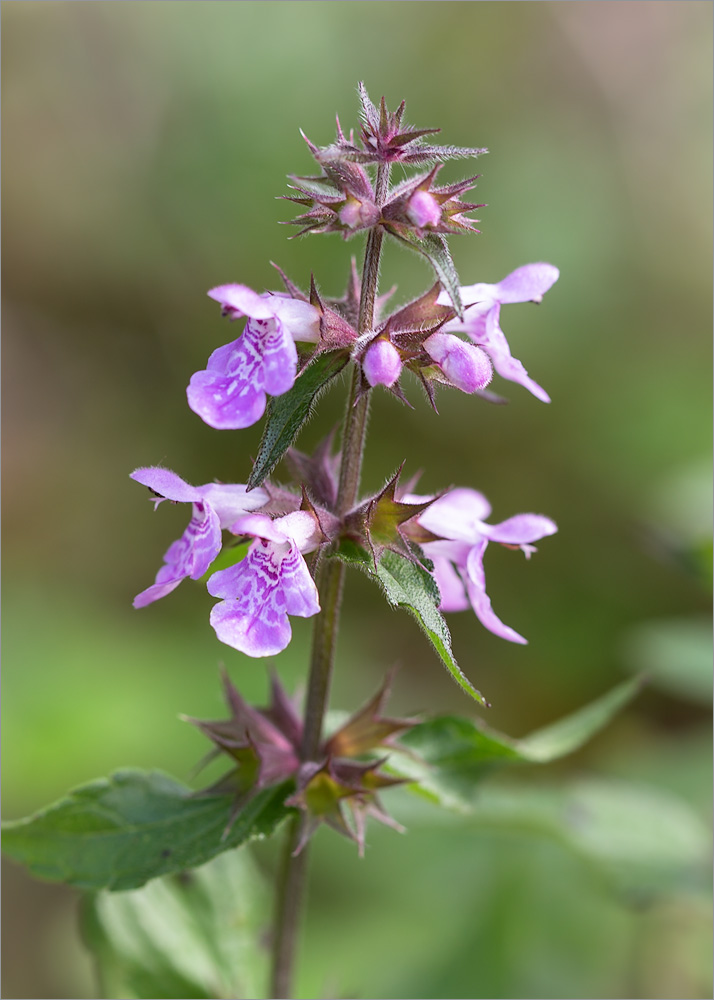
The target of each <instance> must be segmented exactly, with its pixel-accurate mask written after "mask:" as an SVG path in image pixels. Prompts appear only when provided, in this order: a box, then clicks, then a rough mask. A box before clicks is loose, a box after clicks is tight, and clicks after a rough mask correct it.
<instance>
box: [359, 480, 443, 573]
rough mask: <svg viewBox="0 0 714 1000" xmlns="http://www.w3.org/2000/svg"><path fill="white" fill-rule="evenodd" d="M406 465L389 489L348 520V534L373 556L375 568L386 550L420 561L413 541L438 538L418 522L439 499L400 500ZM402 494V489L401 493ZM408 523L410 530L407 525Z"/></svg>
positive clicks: (374, 497)
mask: <svg viewBox="0 0 714 1000" xmlns="http://www.w3.org/2000/svg"><path fill="white" fill-rule="evenodd" d="M403 467H404V466H403V465H401V466H400V467H399V468H398V469H397V471H396V473H395V474H394V475H393V476H392V478H391V479H390V480H389V482H388V483H387V484H386V486H385V487H384V488H383V489H382V490H380V492H379V493H377V495H376V496H373V497H370V498H369V499H368V500H365V502H364V503H362V504H360V506H359V507H356V508H355V509H354V510H353V511H351V512H350V513H349V514H348V515H347V517H346V518H345V528H346V531H347V533H348V534H350V535H352V536H353V538H354V539H355V540H356V539H359V541H363V542H365V543H366V544H367V545H368V546H369V549H370V551H371V553H372V556H373V559H374V564H375V567H376V566H377V564H378V562H379V560H380V559H381V557H382V554H383V552H384V551H385V549H390V550H391V551H392V552H396V553H399V554H401V555H403V556H404V557H405V558H407V559H410V560H412V562H418V561H419V560H418V559H417V556H416V555H415V554H414V551H413V545H410V542H412V543H413V542H416V543H417V544H423V543H424V542H430V541H433V540H434V539H435V538H436V537H437V536H436V535H433V534H432V533H431V532H430V531H427V530H426V529H425V528H422V527H421V525H420V524H419V523H418V522H417V521H416V520H415V518H417V517H418V516H419V515H420V514H423V513H424V511H425V510H426V509H427V508H428V507H430V506H431V505H432V503H433V502H434V500H435V499H436V497H431V498H429V499H428V500H426V501H423V502H416V501H415V502H413V503H403V502H402V501H401V500H400V499H398V492H397V491H398V488H399V477H400V476H401V474H402V469H403ZM402 492H403V488H402V490H399V494H401V493H402ZM408 522H410V523H409V527H408V528H405V527H404V526H405V525H407V523H408ZM411 522H413V523H411Z"/></svg>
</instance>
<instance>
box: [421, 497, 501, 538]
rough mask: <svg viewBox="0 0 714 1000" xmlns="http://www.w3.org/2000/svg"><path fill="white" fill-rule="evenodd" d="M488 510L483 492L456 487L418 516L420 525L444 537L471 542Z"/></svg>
mask: <svg viewBox="0 0 714 1000" xmlns="http://www.w3.org/2000/svg"><path fill="white" fill-rule="evenodd" d="M490 513H491V504H490V503H489V502H488V500H487V499H486V497H485V496H484V495H483V493H479V492H478V490H470V489H467V488H465V487H459V488H458V489H455V490H449V492H448V493H445V494H444V496H443V497H439V499H438V500H435V501H434V503H433V504H432V505H431V507H427V509H426V510H425V511H424V513H423V514H420V515H419V524H421V525H423V527H425V528H426V529H427V530H428V531H432V532H433V533H434V534H435V535H441V536H442V537H443V538H451V539H458V540H461V541H464V542H471V544H473V543H475V542H476V541H478V539H479V538H481V537H482V532H481V522H482V521H483V520H485V518H487V517H488V515H489V514H490Z"/></svg>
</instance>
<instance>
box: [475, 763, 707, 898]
mask: <svg viewBox="0 0 714 1000" xmlns="http://www.w3.org/2000/svg"><path fill="white" fill-rule="evenodd" d="M472 817H473V820H472V821H473V823H474V824H475V825H476V827H477V828H485V829H496V830H509V831H522V832H524V833H527V834H529V835H531V836H532V835H533V834H535V833H538V834H545V835H547V836H549V837H552V838H553V839H555V840H557V841H559V842H560V843H562V844H563V845H564V846H566V847H568V848H569V849H570V850H572V851H574V852H575V853H576V854H578V855H579V856H581V857H582V858H583V859H585V860H587V861H590V862H591V863H593V864H594V865H595V866H596V867H597V868H598V869H599V870H600V871H601V872H602V873H603V874H605V875H606V876H607V877H608V878H609V880H610V881H611V882H612V884H613V885H614V886H615V887H616V888H618V889H620V890H622V891H624V892H627V893H637V894H638V895H640V894H642V893H645V894H647V895H649V894H651V893H660V892H668V891H672V890H673V889H674V890H680V891H681V889H682V888H684V887H685V886H688V887H690V888H692V889H696V888H697V887H701V886H707V885H708V886H710V885H711V879H710V876H707V869H708V867H709V865H710V863H711V846H710V835H709V832H708V830H707V827H706V825H705V824H704V823H703V822H702V820H701V819H700V818H699V816H698V815H697V814H696V813H695V812H694V810H693V809H691V808H690V807H689V806H688V805H687V804H686V803H685V802H683V801H682V800H681V799H679V798H678V797H677V796H676V795H673V794H672V793H671V792H666V791H664V790H662V789H660V788H655V787H652V786H646V785H639V784H635V783H633V782H629V781H620V780H616V779H612V778H610V779H603V778H588V779H583V780H579V781H575V782H572V783H569V784H567V785H561V786H560V787H557V788H556V787H540V788H532V787H527V786H520V785H516V786H511V787H496V786H494V785H490V784H489V785H485V786H483V788H482V789H481V790H480V792H479V796H478V800H477V801H476V802H475V803H474V809H473V811H472Z"/></svg>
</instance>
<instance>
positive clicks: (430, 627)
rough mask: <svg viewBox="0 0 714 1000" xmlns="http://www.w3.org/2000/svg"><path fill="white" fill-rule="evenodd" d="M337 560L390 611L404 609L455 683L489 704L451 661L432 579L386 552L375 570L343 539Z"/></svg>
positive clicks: (360, 551) (370, 561) (358, 549)
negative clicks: (371, 586) (373, 588)
mask: <svg viewBox="0 0 714 1000" xmlns="http://www.w3.org/2000/svg"><path fill="white" fill-rule="evenodd" d="M335 556H336V557H337V558H338V559H342V560H343V562H346V563H348V564H350V565H353V566H357V567H359V569H361V570H362V571H363V572H365V573H366V574H367V575H368V576H369V577H371V578H372V579H373V580H374V581H375V582H376V583H378V584H379V585H380V587H381V588H382V590H383V592H384V595H385V597H386V598H387V600H388V601H389V603H390V604H391V605H392V607H395V608H397V607H399V608H406V610H407V611H409V612H410V613H411V614H412V615H414V617H415V618H416V620H417V622H418V623H419V625H420V626H421V628H422V629H423V631H424V633H425V635H426V636H427V638H428V639H429V641H430V642H431V644H432V646H433V647H434V649H435V650H436V652H437V654H438V656H439V658H440V660H441V662H442V663H443V664H444V666H445V667H446V669H447V670H448V671H449V673H450V674H451V676H452V677H453V678H454V680H455V681H456V683H457V684H458V685H459V687H460V688H462V690H464V691H465V692H466V693H467V694H468V695H470V696H471V697H472V698H474V699H475V700H476V701H478V702H479V703H480V704H482V705H488V702H487V701H486V699H485V698H484V696H483V695H482V694H481V692H480V691H477V690H476V688H475V687H474V686H473V684H471V682H470V681H469V679H468V678H467V677H466V675H465V674H464V673H463V672H462V670H461V668H460V667H459V665H458V663H457V662H456V660H455V659H454V654H453V653H452V651H451V635H450V633H449V629H448V626H447V624H446V622H445V621H444V619H443V617H442V615H441V613H440V612H439V600H440V598H439V590H438V588H437V586H436V583H435V582H434V578H433V577H432V575H431V574H430V573H429V572H428V571H427V570H426V569H424V567H423V566H417V565H416V564H415V563H413V562H411V561H410V560H409V559H407V558H406V557H405V556H401V555H397V553H396V552H391V551H386V552H384V553H383V554H382V556H381V558H380V560H379V562H378V563H377V567H376V569H375V566H374V560H373V559H372V556H371V555H370V554H369V553H368V552H367V551H365V549H363V548H361V547H360V546H359V545H357V544H356V543H355V542H352V541H350V540H348V539H345V540H343V541H342V543H341V544H340V547H339V549H338V550H337V551H336V552H335Z"/></svg>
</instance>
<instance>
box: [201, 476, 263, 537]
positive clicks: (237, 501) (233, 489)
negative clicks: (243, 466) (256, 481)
mask: <svg viewBox="0 0 714 1000" xmlns="http://www.w3.org/2000/svg"><path fill="white" fill-rule="evenodd" d="M196 489H197V490H198V491H199V492H200V494H201V496H202V497H203V498H204V500H206V501H208V503H210V505H211V507H213V509H214V510H215V512H216V514H217V515H218V520H219V521H220V522H221V528H229V527H230V526H231V524H233V522H234V521H235V520H236V519H237V518H239V517H240V516H241V515H243V514H245V512H246V511H251V510H258V509H259V508H260V507H264V506H265V504H266V503H267V502H268V499H269V497H268V494H267V493H266V491H265V490H263V489H261V488H260V487H258V488H256V489H253V490H250V491H248V488H247V486H243V485H241V484H239V483H206V484H205V485H204V486H197V487H196Z"/></svg>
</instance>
